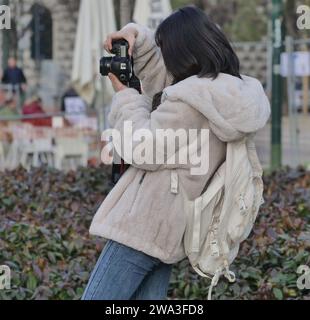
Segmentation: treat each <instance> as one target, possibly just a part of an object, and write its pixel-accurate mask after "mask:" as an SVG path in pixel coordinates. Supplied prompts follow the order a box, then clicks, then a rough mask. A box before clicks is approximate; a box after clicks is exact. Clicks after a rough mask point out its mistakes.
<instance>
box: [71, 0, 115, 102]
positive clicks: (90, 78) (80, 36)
mask: <svg viewBox="0 0 310 320" xmlns="http://www.w3.org/2000/svg"><path fill="white" fill-rule="evenodd" d="M115 30H116V22H115V14H114V5H113V1H112V0H81V5H80V12H79V20H78V28H77V35H76V42H75V50H74V60H73V70H72V82H73V85H74V87H75V89H76V90H77V91H78V93H79V94H80V95H81V97H82V98H83V99H84V100H85V101H86V102H87V103H89V104H91V103H92V102H93V101H94V98H95V94H96V91H97V90H98V91H102V95H103V99H104V101H102V103H104V104H106V103H109V101H110V99H111V97H112V95H113V88H112V86H111V83H110V81H109V80H108V79H106V78H103V77H101V75H100V74H99V66H100V64H99V62H100V58H101V57H102V56H103V54H104V50H103V41H104V39H105V38H106V36H107V35H108V34H109V33H111V32H114V31H115Z"/></svg>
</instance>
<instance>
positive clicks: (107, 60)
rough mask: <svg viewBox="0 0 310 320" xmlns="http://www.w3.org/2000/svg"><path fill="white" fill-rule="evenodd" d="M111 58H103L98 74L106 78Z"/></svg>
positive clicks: (109, 70)
mask: <svg viewBox="0 0 310 320" xmlns="http://www.w3.org/2000/svg"><path fill="white" fill-rule="evenodd" d="M111 65H112V58H110V57H103V58H102V59H101V60H100V73H101V74H102V75H103V76H107V75H108V74H109V73H110V72H111Z"/></svg>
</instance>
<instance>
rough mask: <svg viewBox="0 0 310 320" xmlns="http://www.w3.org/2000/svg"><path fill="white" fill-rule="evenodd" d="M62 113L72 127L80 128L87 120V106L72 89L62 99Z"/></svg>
mask: <svg viewBox="0 0 310 320" xmlns="http://www.w3.org/2000/svg"><path fill="white" fill-rule="evenodd" d="M61 111H62V112H64V113H65V114H66V117H65V118H66V120H68V122H69V123H70V124H71V125H77V126H78V125H79V124H80V123H83V122H84V121H85V119H86V118H87V116H86V111H87V104H86V102H85V101H84V100H83V99H82V98H81V97H80V96H79V95H78V93H77V92H76V91H75V90H74V88H72V87H70V88H69V89H68V90H67V91H66V92H65V94H64V96H63V97H62V104H61Z"/></svg>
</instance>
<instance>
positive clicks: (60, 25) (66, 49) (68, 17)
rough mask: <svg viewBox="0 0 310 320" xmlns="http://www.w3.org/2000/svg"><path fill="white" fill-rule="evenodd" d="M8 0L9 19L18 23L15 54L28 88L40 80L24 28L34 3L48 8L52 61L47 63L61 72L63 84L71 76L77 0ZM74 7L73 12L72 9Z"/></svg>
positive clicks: (29, 35) (27, 31)
mask: <svg viewBox="0 0 310 320" xmlns="http://www.w3.org/2000/svg"><path fill="white" fill-rule="evenodd" d="M74 2H75V4H74V6H72V0H71V1H70V0H68V1H66V0H39V1H38V0H23V1H22V2H21V1H18V0H11V2H10V7H11V9H12V13H13V14H12V18H13V19H15V20H18V21H19V23H18V30H17V32H18V33H19V34H18V38H19V39H18V47H19V48H18V51H17V52H18V55H19V59H20V61H21V64H22V66H23V69H24V71H25V74H26V77H27V79H28V82H29V85H30V86H31V87H36V86H37V85H38V84H39V80H40V78H41V74H40V72H41V69H40V68H37V66H36V63H35V61H34V60H33V59H32V58H31V35H32V31H31V29H30V28H26V26H27V25H29V22H30V21H31V19H32V14H31V8H32V6H33V5H34V4H35V3H38V4H40V5H43V6H44V7H45V8H47V9H48V10H49V11H50V13H51V16H52V22H53V59H52V61H49V62H50V63H51V64H50V65H52V66H53V65H54V66H55V68H57V69H59V70H61V73H62V77H63V78H64V82H65V83H68V82H69V81H70V77H71V69H72V60H73V52H74V43H75V35H76V29H77V20H78V9H79V0H75V1H74ZM72 8H74V10H72Z"/></svg>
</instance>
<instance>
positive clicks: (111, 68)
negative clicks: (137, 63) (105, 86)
mask: <svg viewBox="0 0 310 320" xmlns="http://www.w3.org/2000/svg"><path fill="white" fill-rule="evenodd" d="M128 49H129V44H128V42H127V41H126V40H125V39H121V40H115V41H113V42H112V50H111V53H112V54H114V56H113V57H103V58H102V59H101V61H100V73H101V75H102V76H107V75H108V74H109V73H113V74H114V75H116V76H117V78H118V79H119V80H120V81H121V82H122V83H123V84H124V85H126V86H128V87H130V88H134V89H136V90H138V91H139V92H140V93H141V84H140V80H139V79H138V78H137V77H136V76H135V74H134V70H133V66H134V63H133V59H132V57H130V56H129V53H128Z"/></svg>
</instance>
